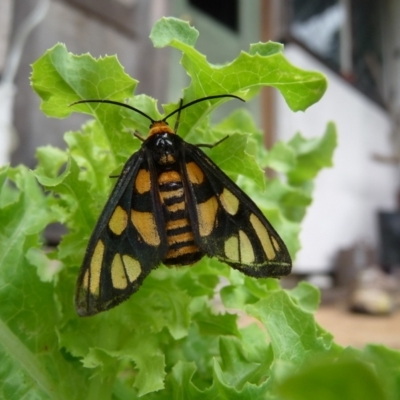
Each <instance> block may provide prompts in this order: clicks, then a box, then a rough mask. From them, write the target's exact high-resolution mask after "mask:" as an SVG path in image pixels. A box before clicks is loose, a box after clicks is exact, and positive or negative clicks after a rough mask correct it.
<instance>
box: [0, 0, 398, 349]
mask: <svg viewBox="0 0 400 400" xmlns="http://www.w3.org/2000/svg"><path fill="white" fill-rule="evenodd" d="M162 16H175V17H178V18H183V19H186V20H188V21H189V22H190V23H191V24H192V25H194V26H195V27H196V28H197V29H198V30H199V31H200V37H199V39H198V42H197V49H198V50H199V51H200V52H202V53H204V54H206V55H207V58H208V60H209V61H210V62H212V63H225V62H229V61H231V60H233V59H234V58H235V57H237V55H238V54H239V52H240V51H241V50H244V51H247V50H248V48H249V44H250V43H256V42H258V41H263V42H265V41H268V40H274V41H279V42H282V43H284V44H285V56H286V57H287V58H288V59H289V60H291V61H292V62H293V63H294V64H295V65H297V66H299V67H302V68H305V69H312V70H318V71H321V72H323V73H324V74H325V75H326V76H327V78H328V82H329V87H328V90H327V93H326V94H325V96H324V97H323V98H322V100H321V101H320V102H319V103H318V104H316V105H314V106H312V107H311V108H310V109H308V110H307V111H306V112H304V113H293V112H291V111H290V110H289V108H288V107H287V105H286V104H285V102H284V100H283V98H282V97H281V96H280V94H279V93H278V92H277V91H275V90H273V89H265V90H263V92H262V94H261V96H259V97H258V98H257V99H255V100H253V101H252V102H251V103H249V104H246V107H248V108H249V109H250V110H251V112H252V113H253V115H254V116H255V118H256V120H257V122H258V125H259V126H260V127H262V129H263V131H264V132H265V143H266V146H267V147H270V146H272V145H273V143H274V142H276V141H277V140H288V139H289V138H290V137H292V136H293V135H294V134H295V133H296V132H298V131H300V132H301V133H302V134H303V135H304V136H306V137H316V136H320V135H322V134H323V132H324V130H325V127H326V124H327V122H328V121H334V122H335V123H336V125H337V130H338V135H339V136H338V147H337V149H336V151H335V156H334V167H333V168H332V169H327V170H323V172H322V173H321V174H320V175H319V176H318V178H317V180H316V182H315V192H314V201H313V204H312V205H311V206H310V208H309V210H308V212H307V216H306V218H305V220H304V223H303V229H302V233H301V243H302V249H301V251H300V252H299V254H298V256H297V259H296V262H295V267H294V274H293V276H292V278H291V281H288V282H287V284H288V285H291V284H292V283H293V282H292V281H293V280H297V279H308V280H309V281H311V282H313V283H315V284H316V285H317V286H319V287H320V288H321V289H322V300H323V307H321V310H320V311H319V312H318V313H317V318H318V319H319V320H320V321H321V324H322V326H324V327H325V328H327V329H328V330H330V331H332V332H334V333H335V334H336V336H337V340H338V342H339V343H340V344H344V345H346V344H352V345H362V344H364V343H365V342H371V341H372V342H382V343H385V344H388V345H390V346H392V347H397V348H400V316H399V314H400V313H399V312H397V309H398V306H399V305H400V296H399V287H400V212H399V205H400V191H399V180H400V179H399V163H400V23H399V22H400V2H399V1H397V0H383V1H382V0H381V1H378V0H259V1H246V0H218V1H216V0H96V1H94V0H1V1H0V135H1V139H0V164H1V165H2V164H4V163H7V162H10V163H11V164H12V165H16V164H19V163H23V164H25V165H28V166H29V167H34V166H35V149H36V148H37V147H38V146H41V145H46V144H52V145H55V146H59V147H64V143H63V133H64V132H65V131H68V130H74V129H78V128H79V127H80V125H81V124H82V123H83V122H84V121H85V120H86V117H84V116H79V115H76V114H75V115H73V116H72V117H70V118H68V119H67V120H55V119H48V118H46V117H45V116H44V115H43V114H42V113H41V111H40V108H39V107H40V100H39V98H38V96H37V95H36V94H35V93H34V92H33V91H32V89H31V88H30V83H29V76H30V64H32V63H33V62H34V61H35V60H36V59H37V58H39V57H40V56H41V55H42V54H43V53H44V52H45V51H46V50H47V49H49V48H51V47H52V46H54V45H55V44H56V43H58V42H62V43H65V44H66V46H67V48H68V50H69V51H71V52H73V53H75V54H82V53H90V54H92V55H93V56H95V57H99V56H104V55H113V54H117V55H118V58H119V59H120V61H121V63H122V65H123V66H124V67H125V69H126V72H127V73H128V74H129V75H131V76H132V77H134V78H136V79H138V80H139V81H140V83H139V86H138V88H137V91H136V94H139V93H145V94H148V95H151V96H153V97H155V98H157V99H159V102H160V104H161V103H164V102H169V101H176V99H178V98H179V97H180V96H181V90H182V88H183V87H185V85H186V84H187V76H186V73H185V71H184V70H183V69H182V68H179V67H178V65H179V64H178V62H179V59H180V53H179V52H177V51H175V50H172V49H154V48H153V46H152V43H151V41H150V39H149V38H148V36H149V34H150V31H151V28H152V26H153V24H154V23H155V22H156V21H157V20H158V19H159V18H161V17H162ZM349 310H350V311H356V312H359V313H358V314H354V313H352V314H351V313H349V312H348V311H349ZM373 316H375V318H374V317H373ZM376 316H379V318H377V317H376Z"/></svg>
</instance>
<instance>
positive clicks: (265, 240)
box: [250, 214, 276, 260]
mask: <svg viewBox="0 0 400 400" xmlns="http://www.w3.org/2000/svg"><path fill="white" fill-rule="evenodd" d="M250 222H251V225H253V228H254V230H255V231H256V233H257V236H258V238H259V239H260V242H261V244H262V247H263V249H264V252H265V254H266V256H267V258H268V259H269V260H273V259H274V258H275V256H276V253H275V249H274V248H273V246H272V243H271V239H270V237H269V234H268V232H267V229H266V228H265V226H264V225H263V224H262V222H261V221H260V220H259V218H258V217H256V216H255V215H254V214H251V215H250Z"/></svg>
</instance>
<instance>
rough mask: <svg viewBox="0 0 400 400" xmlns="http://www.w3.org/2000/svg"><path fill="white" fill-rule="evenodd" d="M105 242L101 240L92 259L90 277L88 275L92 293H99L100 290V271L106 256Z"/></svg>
mask: <svg viewBox="0 0 400 400" xmlns="http://www.w3.org/2000/svg"><path fill="white" fill-rule="evenodd" d="M104 249H105V247H104V243H103V242H102V241H101V240H99V241H98V242H97V244H96V247H95V248H94V251H93V255H92V258H91V260H90V275H89V276H90V279H89V276H88V279H87V280H88V282H87V283H88V286H89V291H90V293H92V294H95V295H96V294H99V292H100V273H101V265H102V263H103V257H104Z"/></svg>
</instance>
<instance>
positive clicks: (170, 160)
mask: <svg viewBox="0 0 400 400" xmlns="http://www.w3.org/2000/svg"><path fill="white" fill-rule="evenodd" d="M174 162H175V157H174V156H173V155H171V154H167V155H164V156H162V157H160V164H164V165H165V164H172V163H174Z"/></svg>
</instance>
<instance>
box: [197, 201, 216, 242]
mask: <svg viewBox="0 0 400 400" xmlns="http://www.w3.org/2000/svg"><path fill="white" fill-rule="evenodd" d="M196 208H197V215H198V219H199V231H200V236H208V235H209V234H210V233H211V232H212V230H213V229H214V224H215V218H216V215H217V210H218V202H217V199H216V198H215V197H214V196H213V197H210V198H209V199H208V200H207V201H205V202H204V203H199V204H197V205H196Z"/></svg>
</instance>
